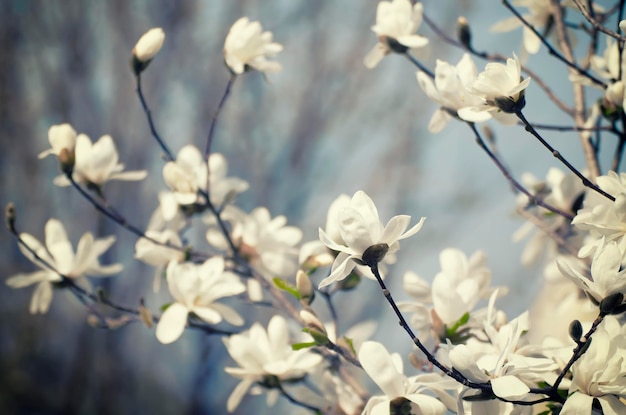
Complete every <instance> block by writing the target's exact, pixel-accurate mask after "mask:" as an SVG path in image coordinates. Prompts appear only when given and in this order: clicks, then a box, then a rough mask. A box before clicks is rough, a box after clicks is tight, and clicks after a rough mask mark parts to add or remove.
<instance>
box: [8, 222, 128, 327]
mask: <svg viewBox="0 0 626 415" xmlns="http://www.w3.org/2000/svg"><path fill="white" fill-rule="evenodd" d="M45 235H46V241H45V246H44V245H43V244H42V243H41V242H39V241H38V240H37V238H35V237H34V236H32V235H30V234H28V233H21V234H20V238H21V239H22V241H23V242H24V243H25V244H26V245H28V247H30V249H32V250H33V251H34V252H35V253H36V254H37V256H38V257H39V258H41V260H43V261H44V262H45V263H46V264H48V265H49V266H50V267H52V268H53V269H54V271H53V270H51V269H50V268H49V267H47V266H45V265H44V264H43V263H42V262H41V261H40V260H38V259H37V258H36V257H35V255H33V254H32V253H31V252H30V251H29V250H27V249H26V248H24V247H23V246H22V245H21V244H20V245H19V248H20V250H21V251H22V253H23V254H24V256H26V257H27V258H28V259H29V260H31V261H32V262H33V263H34V264H35V265H37V266H39V267H40V268H41V271H36V272H33V273H28V274H18V275H14V276H13V277H11V278H9V279H7V281H6V283H7V285H8V286H9V287H12V288H22V287H27V286H29V285H33V284H37V288H36V289H35V292H34V294H33V298H32V300H31V303H30V313H31V314H35V313H45V312H47V311H48V308H49V307H50V302H51V301H52V288H53V285H52V283H55V282H61V281H62V279H63V278H62V276H63V277H65V278H71V279H72V280H74V281H75V282H76V283H77V284H79V285H81V286H84V287H85V288H87V289H88V288H89V284H88V282H87V280H86V279H85V278H84V277H85V276H86V275H89V276H100V275H111V274H117V273H118V272H120V271H121V270H122V265H121V264H113V265H108V266H102V265H100V262H99V260H98V257H99V256H100V255H102V254H103V253H104V252H106V251H107V250H108V249H109V248H110V247H111V245H113V243H114V242H115V237H114V236H109V237H107V238H103V239H95V238H94V237H93V234H91V233H90V232H88V233H85V234H84V235H83V236H82V237H81V238H80V241H79V242H78V246H77V248H76V252H74V249H73V248H72V244H71V242H70V241H69V239H68V238H67V232H66V231H65V228H64V227H63V224H62V223H61V222H60V221H58V220H56V219H50V220H48V222H47V223H46V227H45Z"/></svg>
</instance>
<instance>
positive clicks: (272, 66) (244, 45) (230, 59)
mask: <svg viewBox="0 0 626 415" xmlns="http://www.w3.org/2000/svg"><path fill="white" fill-rule="evenodd" d="M272 38H273V36H272V32H263V28H262V27H261V23H259V22H251V21H250V19H248V18H247V17H242V18H240V19H239V20H237V21H236V22H235V23H234V24H233V26H232V27H231V28H230V30H229V32H228V35H227V36H226V41H225V42H224V60H225V61H226V65H227V66H228V67H229V68H230V70H231V71H233V72H234V73H235V74H237V75H241V74H242V73H244V72H245V71H246V70H248V69H250V68H252V69H255V70H257V71H259V72H278V71H280V70H281V66H280V64H279V63H278V62H273V61H269V60H267V58H271V57H273V56H275V55H277V54H278V53H279V52H280V51H281V50H283V47H282V45H280V44H279V43H275V42H273V41H272Z"/></svg>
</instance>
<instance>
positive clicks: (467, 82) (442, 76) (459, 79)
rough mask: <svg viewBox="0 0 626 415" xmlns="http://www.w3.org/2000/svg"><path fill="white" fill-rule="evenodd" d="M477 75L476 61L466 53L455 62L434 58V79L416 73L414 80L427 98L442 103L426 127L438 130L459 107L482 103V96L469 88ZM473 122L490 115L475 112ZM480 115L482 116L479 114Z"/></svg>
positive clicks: (482, 119) (436, 131)
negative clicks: (453, 63)
mask: <svg viewBox="0 0 626 415" xmlns="http://www.w3.org/2000/svg"><path fill="white" fill-rule="evenodd" d="M477 76H478V70H477V69H476V65H475V64H474V61H472V58H471V57H470V55H469V54H467V53H465V54H464V55H463V57H462V58H461V60H460V61H459V62H458V63H457V64H456V66H453V65H450V64H449V63H448V62H444V61H442V60H439V59H437V64H436V66H435V79H434V80H433V79H431V78H430V76H428V75H427V74H425V73H424V72H421V71H420V72H418V73H417V81H418V83H419V85H420V87H421V88H422V90H423V91H424V92H425V93H426V95H428V98H430V99H431V100H433V101H435V102H436V103H437V104H439V105H441V107H440V108H439V109H438V110H437V111H435V113H434V114H433V116H432V117H431V119H430V123H429V124H428V131H430V132H431V133H438V132H439V131H441V130H442V129H443V128H444V127H445V126H446V124H447V123H448V121H449V120H451V119H452V118H453V117H456V116H457V111H458V110H459V109H460V108H464V107H468V106H475V105H481V104H482V102H483V101H482V98H480V97H478V96H476V95H473V94H472V93H471V88H472V85H473V83H474V81H475V80H476V77H477ZM475 115H476V117H477V118H476V122H479V121H487V120H488V119H489V118H491V116H490V115H489V114H488V113H486V112H483V113H478V114H475ZM481 117H482V118H481Z"/></svg>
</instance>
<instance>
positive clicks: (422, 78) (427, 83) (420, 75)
mask: <svg viewBox="0 0 626 415" xmlns="http://www.w3.org/2000/svg"><path fill="white" fill-rule="evenodd" d="M437 64H439V61H437ZM416 77H417V83H418V84H419V86H420V88H422V91H424V93H425V94H426V95H427V96H428V98H430V99H431V100H433V101H435V102H437V103H441V97H440V96H439V91H437V88H435V84H434V82H433V80H432V78H431V77H430V76H428V75H426V74H425V73H424V72H422V71H418V72H417V73H416Z"/></svg>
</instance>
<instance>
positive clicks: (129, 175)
mask: <svg viewBox="0 0 626 415" xmlns="http://www.w3.org/2000/svg"><path fill="white" fill-rule="evenodd" d="M147 176H148V171H147V170H131V171H123V172H119V173H113V174H111V176H109V180H124V181H135V180H143V179H145V178H146V177H147Z"/></svg>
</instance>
